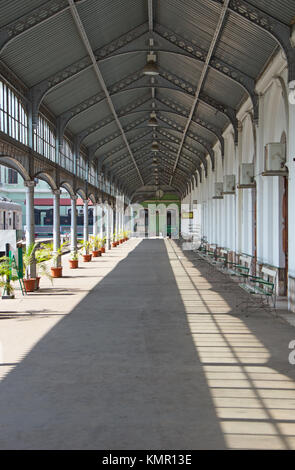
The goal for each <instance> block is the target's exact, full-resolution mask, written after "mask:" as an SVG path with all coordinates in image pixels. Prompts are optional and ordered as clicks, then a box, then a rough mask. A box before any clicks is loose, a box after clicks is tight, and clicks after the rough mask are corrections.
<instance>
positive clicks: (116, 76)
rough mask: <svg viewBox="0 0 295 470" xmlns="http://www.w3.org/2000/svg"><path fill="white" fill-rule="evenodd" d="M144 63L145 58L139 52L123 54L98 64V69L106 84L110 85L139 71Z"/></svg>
mask: <svg viewBox="0 0 295 470" xmlns="http://www.w3.org/2000/svg"><path fill="white" fill-rule="evenodd" d="M145 63H146V56H145V54H143V53H141V52H134V53H131V54H123V55H122V56H117V57H112V58H110V59H108V60H105V61H103V62H100V63H99V68H100V71H101V73H102V76H103V78H104V81H105V82H106V83H107V84H112V83H114V82H117V81H119V80H120V79H122V78H124V77H127V76H128V75H130V74H131V73H133V72H136V71H137V70H140V69H142V68H143V67H144V65H145Z"/></svg>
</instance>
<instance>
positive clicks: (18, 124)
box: [0, 80, 28, 145]
mask: <svg viewBox="0 0 295 470" xmlns="http://www.w3.org/2000/svg"><path fill="white" fill-rule="evenodd" d="M0 130H1V131H2V132H5V133H6V134H8V135H9V136H10V137H12V138H13V139H16V140H18V141H19V142H22V143H23V144H25V145H27V144H28V117H27V113H26V111H25V107H24V105H23V103H22V101H21V99H20V97H19V96H17V95H16V93H15V92H14V91H13V90H12V89H11V88H10V87H9V86H8V85H7V84H6V83H4V82H2V81H1V80H0Z"/></svg>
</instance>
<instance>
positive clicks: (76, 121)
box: [69, 100, 111, 134]
mask: <svg viewBox="0 0 295 470" xmlns="http://www.w3.org/2000/svg"><path fill="white" fill-rule="evenodd" d="M108 116H111V111H110V107H109V105H108V103H107V102H106V101H105V100H104V101H101V102H100V103H98V104H96V105H94V106H91V107H90V108H88V109H87V110H86V111H84V112H82V113H79V114H77V116H76V117H74V118H73V119H72V120H71V121H70V126H69V127H70V129H71V131H72V132H73V133H75V134H79V132H81V131H83V130H85V129H87V128H88V127H90V126H92V125H94V124H96V123H97V122H101V121H102V120H103V119H105V118H106V117H108Z"/></svg>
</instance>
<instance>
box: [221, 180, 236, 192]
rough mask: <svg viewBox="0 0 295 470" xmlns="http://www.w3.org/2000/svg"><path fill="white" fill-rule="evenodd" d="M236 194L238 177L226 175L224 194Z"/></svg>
mask: <svg viewBox="0 0 295 470" xmlns="http://www.w3.org/2000/svg"><path fill="white" fill-rule="evenodd" d="M235 193H236V176H235V175H226V176H225V177H224V179H223V194H225V195H226V194H235Z"/></svg>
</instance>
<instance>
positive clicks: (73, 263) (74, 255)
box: [69, 250, 79, 269]
mask: <svg viewBox="0 0 295 470" xmlns="http://www.w3.org/2000/svg"><path fill="white" fill-rule="evenodd" d="M78 264H79V252H78V251H77V250H75V251H72V252H71V258H70V259H69V265H70V269H77V268H78Z"/></svg>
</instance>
